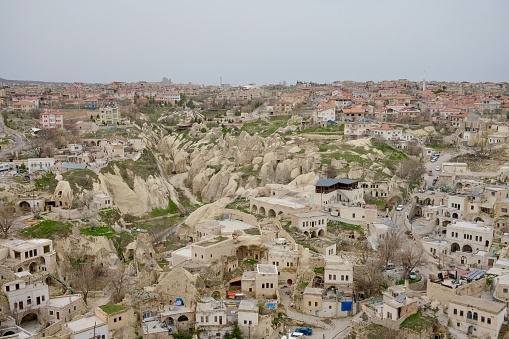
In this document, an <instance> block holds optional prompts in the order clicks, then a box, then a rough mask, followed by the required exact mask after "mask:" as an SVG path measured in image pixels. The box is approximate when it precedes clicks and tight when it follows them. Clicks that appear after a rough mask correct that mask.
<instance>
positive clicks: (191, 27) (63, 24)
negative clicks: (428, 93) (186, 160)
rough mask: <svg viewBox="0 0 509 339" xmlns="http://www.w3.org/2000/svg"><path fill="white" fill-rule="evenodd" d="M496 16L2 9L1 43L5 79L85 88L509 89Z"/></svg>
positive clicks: (308, 7) (355, 9) (230, 7)
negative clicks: (482, 85) (436, 84)
mask: <svg viewBox="0 0 509 339" xmlns="http://www.w3.org/2000/svg"><path fill="white" fill-rule="evenodd" d="M490 6H491V7H490V13H491V17H490V20H481V19H482V18H480V17H479V13H480V12H481V11H482V10H484V9H483V7H482V5H481V4H479V3H477V2H474V1H466V2H462V3H461V7H460V6H458V5H457V4H455V3H454V2H447V3H441V2H439V1H427V2H426V3H419V4H418V5H415V4H408V3H406V2H403V1H392V2H390V3H388V4H380V3H377V2H375V1H364V2H362V3H342V2H337V3H330V2H327V1H318V2H313V3H312V4H311V3H307V2H305V1H297V2H292V5H291V6H289V5H288V4H287V3H285V2H276V3H270V2H267V1H265V2H264V1H262V2H257V3H256V4H255V5H254V4H250V5H240V4H238V3H236V2H234V1H222V2H220V3H219V4H211V3H207V2H203V1H199V2H195V3H192V4H189V3H182V4H180V3H179V4H169V3H165V2H155V3H153V8H155V9H157V10H153V8H152V7H151V8H141V9H140V7H139V5H138V4H137V3H135V2H130V1H126V2H122V6H119V5H118V3H116V2H112V3H102V2H98V1H89V2H87V3H76V4H67V3H50V4H41V3H38V2H36V1H28V2H23V4H21V3H19V2H15V1H5V2H4V11H2V13H1V14H0V19H1V20H0V28H2V29H3V31H6V32H8V31H14V32H15V33H16V34H4V35H2V37H0V44H1V45H2V46H3V53H2V54H1V55H0V64H1V65H3V67H1V68H0V74H1V75H2V77H4V78H10V79H29V80H30V79H39V80H41V81H58V82H74V81H81V82H86V83H107V82H111V81H125V82H135V81H139V80H146V81H159V80H160V79H161V77H163V76H167V77H170V78H171V79H172V81H173V82H175V83H187V82H192V83H196V84H219V79H220V77H222V78H223V82H224V83H229V84H232V85H240V84H247V83H251V82H254V83H259V84H261V83H269V84H270V83H280V82H283V81H286V82H287V83H288V84H292V83H295V82H296V81H297V80H301V81H310V80H312V81H315V82H318V83H328V82H332V81H334V80H337V79H351V80H352V81H369V80H372V81H381V80H387V79H401V78H405V79H409V80H413V81H420V80H422V79H423V78H424V77H426V79H428V78H429V79H443V81H451V82H461V81H468V82H474V83H475V82H486V81H493V82H501V81H507V79H509V67H508V66H507V63H506V62H505V61H506V60H507V59H508V58H509V49H508V47H507V46H506V45H504V44H503V43H501V41H503V38H504V37H503V33H504V32H507V31H509V23H507V21H505V20H504V17H503V13H506V12H507V10H508V9H509V4H508V3H506V2H503V1H492V2H490ZM41 13H44V15H41ZM21 20H22V22H24V23H25V24H23V25H20V24H19V22H21ZM483 46H484V47H483ZM437 81H440V80H437Z"/></svg>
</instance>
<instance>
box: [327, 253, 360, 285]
mask: <svg viewBox="0 0 509 339" xmlns="http://www.w3.org/2000/svg"><path fill="white" fill-rule="evenodd" d="M353 284H354V282H353V265H352V264H351V263H350V262H348V261H345V260H343V259H342V258H340V257H338V256H327V257H325V268H324V287H325V288H328V287H333V288H335V289H337V290H339V291H344V292H349V291H351V290H352V289H353Z"/></svg>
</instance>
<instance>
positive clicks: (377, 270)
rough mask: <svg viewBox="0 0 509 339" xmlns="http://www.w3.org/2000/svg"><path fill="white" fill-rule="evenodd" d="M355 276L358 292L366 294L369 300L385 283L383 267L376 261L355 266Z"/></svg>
mask: <svg viewBox="0 0 509 339" xmlns="http://www.w3.org/2000/svg"><path fill="white" fill-rule="evenodd" d="M353 276H354V282H355V289H356V290H357V292H364V294H365V296H366V297H368V298H369V297H371V296H372V295H373V294H375V293H377V292H378V291H379V289H380V285H382V283H383V281H384V276H383V273H382V267H381V265H380V262H379V261H377V260H376V259H375V260H373V259H372V260H368V261H366V262H365V263H364V264H363V265H359V266H355V268H354V271H353Z"/></svg>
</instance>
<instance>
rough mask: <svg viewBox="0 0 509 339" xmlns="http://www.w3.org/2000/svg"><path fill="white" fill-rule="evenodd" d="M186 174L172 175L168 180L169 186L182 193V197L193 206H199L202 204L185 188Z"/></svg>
mask: <svg viewBox="0 0 509 339" xmlns="http://www.w3.org/2000/svg"><path fill="white" fill-rule="evenodd" d="M187 174H188V173H187V172H186V173H179V174H175V175H172V176H171V177H170V178H169V181H170V184H171V185H172V186H173V187H175V188H178V189H179V190H181V191H183V192H184V195H185V196H186V197H187V198H188V199H189V201H190V202H191V203H192V204H194V205H201V204H202V203H201V202H199V201H198V199H197V198H196V196H195V195H194V194H193V193H192V192H191V191H190V190H189V188H187V186H186V185H185V183H184V181H185V180H186V179H187Z"/></svg>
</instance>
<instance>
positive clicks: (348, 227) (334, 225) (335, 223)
mask: <svg viewBox="0 0 509 339" xmlns="http://www.w3.org/2000/svg"><path fill="white" fill-rule="evenodd" d="M329 227H330V228H339V229H341V230H346V231H356V232H359V233H363V230H362V227H360V226H359V225H354V224H349V223H346V222H343V221H332V220H329V222H328V223H327V228H329Z"/></svg>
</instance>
